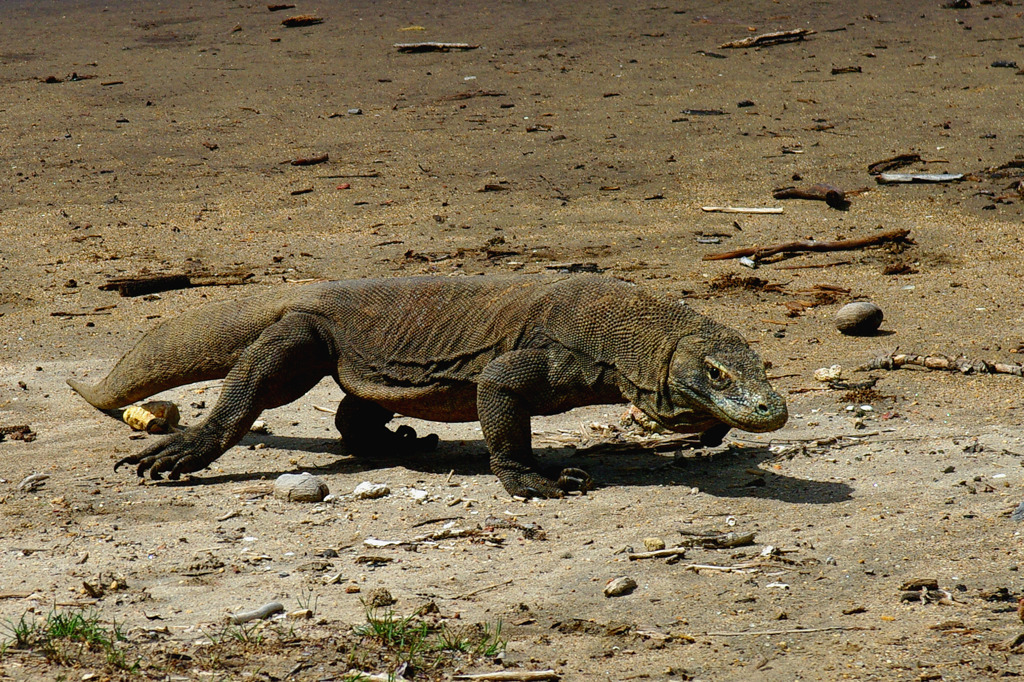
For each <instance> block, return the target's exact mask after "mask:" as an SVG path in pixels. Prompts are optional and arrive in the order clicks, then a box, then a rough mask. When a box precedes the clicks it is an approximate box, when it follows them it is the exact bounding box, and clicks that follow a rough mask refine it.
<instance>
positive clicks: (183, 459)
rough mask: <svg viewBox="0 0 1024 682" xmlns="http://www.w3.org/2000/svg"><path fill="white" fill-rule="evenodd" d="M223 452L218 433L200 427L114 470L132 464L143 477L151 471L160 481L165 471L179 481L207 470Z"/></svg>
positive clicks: (166, 440)
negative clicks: (184, 476)
mask: <svg viewBox="0 0 1024 682" xmlns="http://www.w3.org/2000/svg"><path fill="white" fill-rule="evenodd" d="M221 453H222V450H221V447H220V442H219V439H218V438H217V436H216V435H215V434H211V433H209V432H207V431H204V430H202V429H199V428H193V429H187V430H185V431H179V432H178V433H175V434H172V435H170V436H168V437H166V438H163V439H161V440H160V442H159V443H156V444H154V445H151V446H149V447H148V448H146V449H145V450H143V451H142V452H139V453H137V454H134V455H129V456H128V457H125V458H124V459H122V460H120V461H118V462H117V464H115V465H114V471H117V470H118V468H120V467H121V465H129V464H130V465H135V466H136V468H135V473H136V474H138V476H140V477H142V476H145V475H146V472H147V471H148V472H149V477H150V478H152V479H153V480H157V481H158V480H160V479H161V478H163V474H164V473H166V474H167V477H168V478H170V479H171V480H177V479H178V478H180V477H181V475H182V474H187V473H191V472H193V471H199V470H200V469H205V468H206V467H208V466H209V465H210V464H211V463H212V462H213V461H214V460H215V459H217V458H218V457H220V455H221Z"/></svg>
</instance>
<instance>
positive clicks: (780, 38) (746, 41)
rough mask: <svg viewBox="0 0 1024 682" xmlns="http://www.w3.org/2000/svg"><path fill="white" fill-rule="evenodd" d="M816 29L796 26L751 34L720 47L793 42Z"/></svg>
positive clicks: (763, 45) (758, 45) (761, 45)
mask: <svg viewBox="0 0 1024 682" xmlns="http://www.w3.org/2000/svg"><path fill="white" fill-rule="evenodd" d="M814 33H815V31H812V30H811V29H809V28H795V29H792V30H790V31H775V32H772V33H762V34H761V35H759V36H750V37H749V38H743V39H742V40H733V41H730V42H728V43H722V44H721V45H719V46H718V47H719V48H722V49H726V48H743V47H768V46H770V45H779V44H781V43H792V42H796V41H798V40H803V39H804V38H806V37H807V36H809V35H813V34H814Z"/></svg>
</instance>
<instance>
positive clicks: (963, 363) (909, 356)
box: [857, 353, 1024, 377]
mask: <svg viewBox="0 0 1024 682" xmlns="http://www.w3.org/2000/svg"><path fill="white" fill-rule="evenodd" d="M907 365H911V366H914V367H922V368H924V369H935V370H939V371H943V372H960V373H961V374H1012V375H1014V376H1018V377H1024V365H1020V364H1008V363H1003V362H988V361H987V360H969V359H967V358H966V357H964V356H963V355H960V356H957V357H955V358H951V357H948V356H945V355H917V354H916V353H890V354H889V355H882V356H879V357H877V358H874V359H873V360H871V361H870V362H868V363H867V364H866V365H863V366H861V367H858V368H857V371H859V372H866V371H870V370H873V369H899V368H900V367H905V366H907Z"/></svg>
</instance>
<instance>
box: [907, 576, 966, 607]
mask: <svg viewBox="0 0 1024 682" xmlns="http://www.w3.org/2000/svg"><path fill="white" fill-rule="evenodd" d="M900 592H901V594H900V601H901V602H911V601H918V602H921V603H922V604H946V605H951V604H953V595H952V594H950V593H949V592H948V591H947V590H943V589H941V588H940V587H939V581H938V580H935V579H934V578H920V579H915V580H910V581H907V582H905V583H903V585H901V586H900Z"/></svg>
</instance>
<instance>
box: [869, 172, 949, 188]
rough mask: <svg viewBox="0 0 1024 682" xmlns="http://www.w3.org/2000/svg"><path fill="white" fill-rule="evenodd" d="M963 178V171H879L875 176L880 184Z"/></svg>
mask: <svg viewBox="0 0 1024 682" xmlns="http://www.w3.org/2000/svg"><path fill="white" fill-rule="evenodd" d="M963 179H964V174H963V173H881V174H879V175H877V176H875V182H877V183H878V184H880V185H893V184H901V183H911V182H914V183H920V182H927V183H933V182H959V181H960V180H963Z"/></svg>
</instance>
